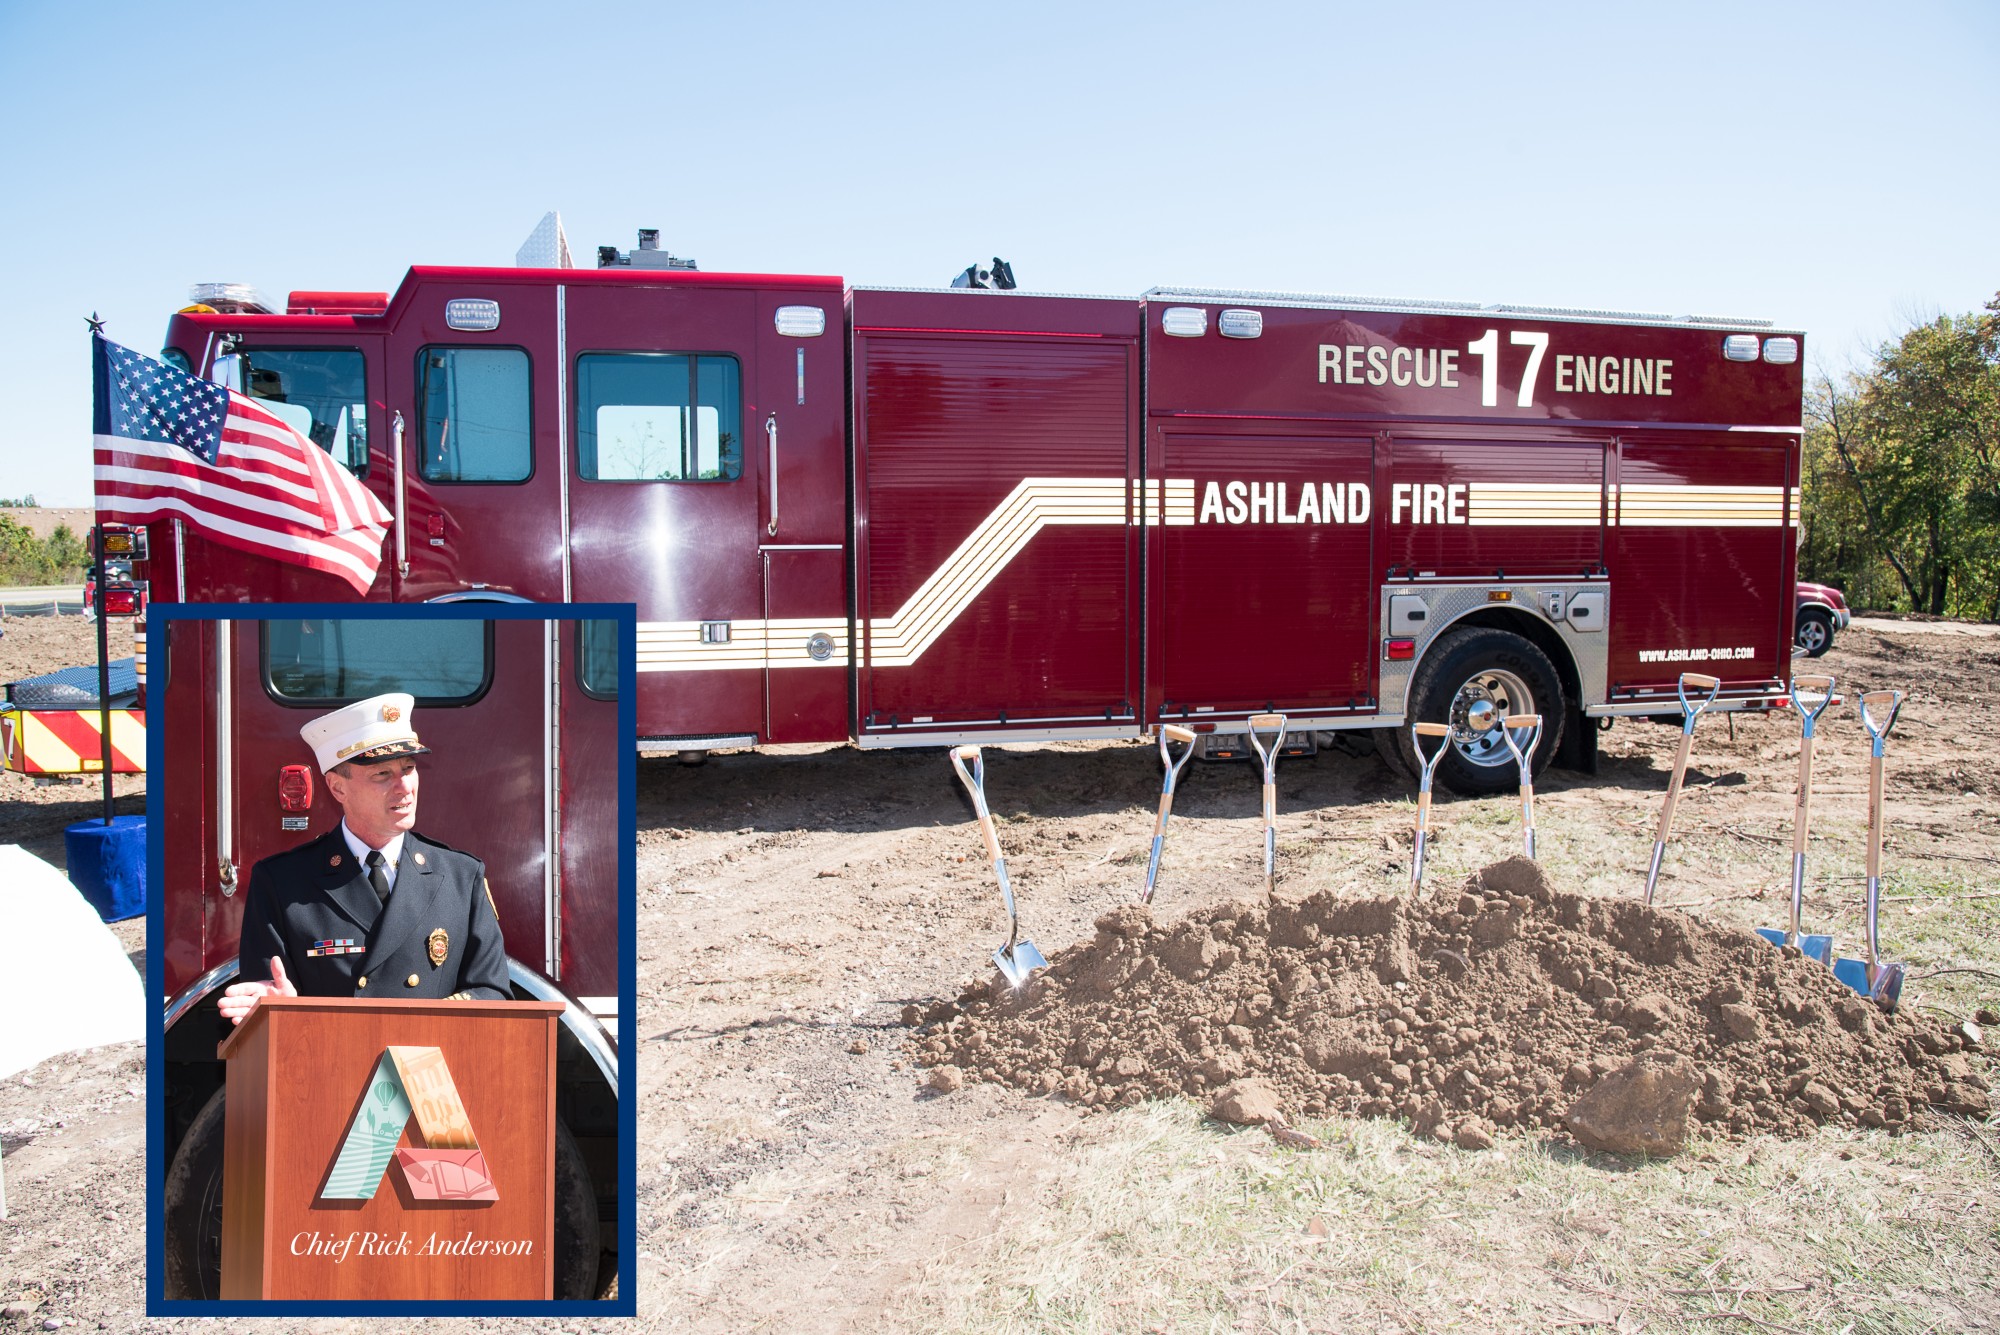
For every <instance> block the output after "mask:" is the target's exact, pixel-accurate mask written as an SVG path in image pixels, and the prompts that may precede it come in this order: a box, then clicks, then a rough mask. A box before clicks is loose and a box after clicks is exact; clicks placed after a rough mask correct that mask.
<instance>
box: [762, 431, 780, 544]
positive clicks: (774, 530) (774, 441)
mask: <svg viewBox="0 0 2000 1335" xmlns="http://www.w3.org/2000/svg"><path fill="white" fill-rule="evenodd" d="M764 434H765V435H766V436H769V437H770V438H771V522H770V523H768V524H766V525H764V532H765V533H766V534H768V535H770V536H771V537H774V538H775V537H777V536H778V415H777V414H776V413H772V414H771V415H770V416H769V417H767V418H765V419H764Z"/></svg>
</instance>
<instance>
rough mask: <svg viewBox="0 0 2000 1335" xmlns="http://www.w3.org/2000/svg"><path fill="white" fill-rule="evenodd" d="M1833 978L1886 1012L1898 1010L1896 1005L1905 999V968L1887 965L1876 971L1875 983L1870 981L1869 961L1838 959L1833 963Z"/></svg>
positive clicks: (1898, 965) (1897, 965)
mask: <svg viewBox="0 0 2000 1335" xmlns="http://www.w3.org/2000/svg"><path fill="white" fill-rule="evenodd" d="M1833 976H1834V977H1835V978H1838V979H1839V980H1840V981H1841V982H1843V983H1845V984H1847V986H1849V987H1851V988H1853V989H1854V990H1855V991H1856V992H1858V993H1860V994H1861V995H1862V996H1864V997H1867V998H1868V999H1869V1000H1870V1001H1873V1002H1874V1003H1875V1004H1876V1005H1878V1006H1880V1007H1881V1008H1882V1009H1883V1010H1885V1011H1892V1010H1895V1009H1896V1003H1897V1002H1898V1001H1901V1000H1902V999H1903V966H1902V965H1900V964H1885V965H1883V966H1882V967H1881V968H1879V969H1877V970H1876V971H1875V980H1874V982H1872V983H1871V982H1869V980H1868V961H1867V960H1850V959H1838V960H1835V961H1834V962H1833Z"/></svg>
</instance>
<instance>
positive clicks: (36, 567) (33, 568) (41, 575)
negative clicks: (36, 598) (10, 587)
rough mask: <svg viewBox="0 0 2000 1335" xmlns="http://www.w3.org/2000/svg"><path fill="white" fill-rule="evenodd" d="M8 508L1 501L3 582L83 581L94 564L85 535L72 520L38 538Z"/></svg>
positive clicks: (0, 564) (0, 573)
mask: <svg viewBox="0 0 2000 1335" xmlns="http://www.w3.org/2000/svg"><path fill="white" fill-rule="evenodd" d="M8 508H10V507H8V506H5V505H0V584H81V583H82V582H83V576H84V572H85V571H86V570H87V569H88V568H89V566H90V549H89V548H88V547H87V546H85V545H84V541H83V539H82V538H80V537H78V536H77V535H76V532H75V531H74V530H73V529H71V528H70V526H69V525H68V524H58V525H56V527H55V531H54V532H52V533H50V534H49V536H48V537H46V538H38V537H36V536H35V533H34V530H33V529H31V528H29V527H28V526H27V525H26V524H23V523H21V522H20V521H19V520H17V519H14V518H11V517H10V516H9V515H8V514H7V513H6V511H7V509H8Z"/></svg>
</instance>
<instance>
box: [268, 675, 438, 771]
mask: <svg viewBox="0 0 2000 1335" xmlns="http://www.w3.org/2000/svg"><path fill="white" fill-rule="evenodd" d="M416 703H417V701H416V697H415V696H412V695H405V694H403V693H401V692H394V691H392V692H390V693H389V694H388V695H377V696H371V697H370V698H369V699H366V700H356V701H355V702H354V703H353V704H351V705H346V706H344V707H342V708H340V709H336V710H334V711H333V712H332V713H331V714H322V715H320V716H319V717H318V718H316V719H314V720H313V721H312V722H310V723H308V724H306V725H305V726H304V727H303V728H300V729H299V736H301V737H303V738H304V739H305V743H306V745H307V746H310V747H311V748H312V749H313V758H314V759H316V760H318V761H319V772H320V773H322V774H324V773H326V772H327V771H328V770H330V769H332V768H333V767H334V766H335V765H344V764H346V763H347V762H348V761H350V760H353V761H358V762H360V763H362V764H366V765H372V764H374V763H376V762H377V761H382V760H393V759H395V758H396V757H398V756H420V755H427V754H429V752H430V748H429V747H428V746H425V745H424V744H423V743H422V742H420V741H418V740H417V733H416V729H414V728H412V727H411V726H410V711H411V710H412V709H413V708H414V707H415V706H416Z"/></svg>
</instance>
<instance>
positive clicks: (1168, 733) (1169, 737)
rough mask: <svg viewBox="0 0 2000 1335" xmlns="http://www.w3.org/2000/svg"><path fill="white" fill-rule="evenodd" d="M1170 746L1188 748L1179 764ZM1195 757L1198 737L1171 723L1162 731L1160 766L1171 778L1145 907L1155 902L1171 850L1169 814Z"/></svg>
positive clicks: (1149, 864)
mask: <svg viewBox="0 0 2000 1335" xmlns="http://www.w3.org/2000/svg"><path fill="white" fill-rule="evenodd" d="M1168 742H1179V743H1181V745H1182V746H1183V747H1184V748H1185V749H1184V750H1183V751H1182V752H1181V758H1180V759H1179V760H1175V759H1174V753H1173V752H1172V751H1171V750H1169V749H1168V747H1167V743H1168ZM1193 755H1194V733H1193V732H1192V731H1191V730H1189V729H1187V728H1178V727H1175V726H1174V725H1173V724H1171V723H1169V724H1167V725H1165V726H1164V727H1162V728H1161V729H1160V763H1161V764H1162V765H1164V766H1166V769H1167V777H1166V780H1165V782H1163V783H1162V784H1161V785H1160V814H1159V815H1158V816H1156V817H1154V818H1153V851H1152V852H1151V853H1150V854H1148V855H1147V857H1146V888H1145V890H1144V891H1142V892H1141V893H1140V895H1139V902H1140V903H1141V904H1150V903H1152V902H1153V883H1154V882H1155V881H1156V880H1158V879H1159V875H1160V853H1161V850H1163V849H1164V848H1165V847H1166V846H1167V813H1168V812H1169V811H1171V810H1173V806H1174V784H1175V783H1176V782H1178V781H1179V779H1180V777H1181V770H1182V768H1183V767H1184V766H1186V764H1187V763H1188V759H1189V758H1190V757H1191V756H1193Z"/></svg>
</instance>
